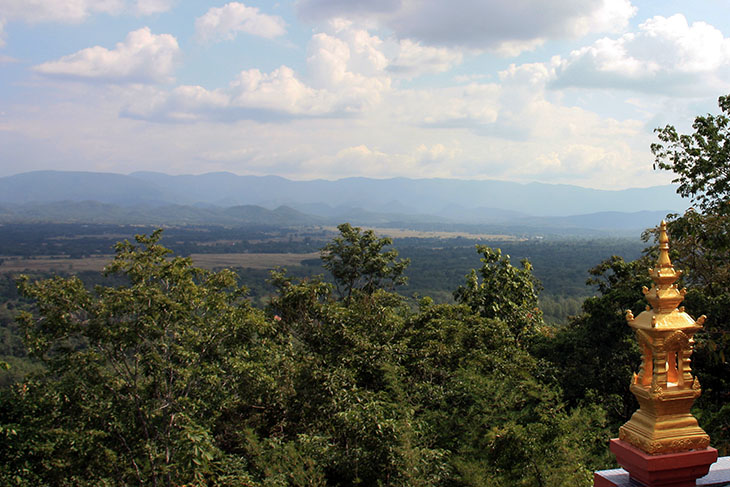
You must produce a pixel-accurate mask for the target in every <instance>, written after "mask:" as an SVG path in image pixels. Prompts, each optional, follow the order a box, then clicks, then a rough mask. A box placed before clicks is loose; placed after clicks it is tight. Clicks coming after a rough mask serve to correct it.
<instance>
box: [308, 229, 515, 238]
mask: <svg viewBox="0 0 730 487" xmlns="http://www.w3.org/2000/svg"><path fill="white" fill-rule="evenodd" d="M322 228H324V229H325V230H329V231H331V232H333V233H336V234H339V230H337V227H322ZM361 228H363V229H364V230H372V231H373V232H375V234H376V235H377V236H379V237H390V238H441V239H447V238H458V237H463V238H468V239H472V240H475V239H479V240H491V241H500V242H521V241H523V240H526V239H524V238H519V237H516V236H514V235H500V234H491V233H467V232H430V231H421V230H408V229H405V228H380V227H368V226H364V227H361Z"/></svg>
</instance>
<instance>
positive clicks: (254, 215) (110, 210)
mask: <svg viewBox="0 0 730 487" xmlns="http://www.w3.org/2000/svg"><path fill="white" fill-rule="evenodd" d="M17 222H37V223H44V222H54V223H116V224H125V225H137V224H139V225H275V226H301V225H321V224H325V223H327V221H326V220H324V219H322V218H319V217H316V216H312V215H306V214H304V213H301V212H299V211H297V210H294V209H292V208H288V207H285V206H281V207H279V208H276V209H274V210H268V209H266V208H263V207H261V206H255V205H246V206H236V207H232V208H219V207H211V208H198V207H193V206H183V205H135V206H120V205H114V204H110V203H99V202H98V201H60V202H54V203H26V204H23V205H4V206H0V223H17Z"/></svg>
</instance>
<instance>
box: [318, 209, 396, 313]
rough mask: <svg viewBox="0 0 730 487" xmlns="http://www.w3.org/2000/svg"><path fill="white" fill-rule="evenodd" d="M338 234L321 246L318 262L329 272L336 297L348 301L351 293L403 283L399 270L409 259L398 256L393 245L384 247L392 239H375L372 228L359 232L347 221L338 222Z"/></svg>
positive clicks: (390, 287)
mask: <svg viewBox="0 0 730 487" xmlns="http://www.w3.org/2000/svg"><path fill="white" fill-rule="evenodd" d="M337 228H338V229H339V231H340V235H339V236H338V237H335V238H334V239H333V240H332V242H330V243H328V244H327V245H325V246H324V248H322V262H323V266H324V268H325V269H327V270H328V271H330V273H331V274H332V277H333V278H334V281H335V286H336V288H337V292H338V294H339V295H340V297H342V298H344V299H345V300H346V301H349V300H350V298H351V297H352V294H353V293H354V292H363V293H365V294H372V293H373V292H374V291H375V290H376V289H378V288H381V287H387V288H389V289H392V288H394V287H395V286H400V285H403V284H405V283H406V277H405V276H403V271H405V269H406V267H408V264H409V263H410V261H409V260H408V259H400V260H399V259H398V251H397V250H396V249H394V248H390V249H388V250H384V249H385V247H388V246H390V245H391V244H392V243H393V241H392V240H391V239H390V238H387V237H382V238H378V237H377V236H376V235H375V233H374V232H373V231H372V230H365V231H362V229H361V228H360V227H353V226H352V225H350V224H349V223H343V224H341V225H338V226H337Z"/></svg>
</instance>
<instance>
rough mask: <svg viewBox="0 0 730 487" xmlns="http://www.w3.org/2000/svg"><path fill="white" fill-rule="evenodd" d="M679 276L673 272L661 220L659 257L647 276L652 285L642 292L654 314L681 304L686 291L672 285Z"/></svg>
mask: <svg viewBox="0 0 730 487" xmlns="http://www.w3.org/2000/svg"><path fill="white" fill-rule="evenodd" d="M681 275H682V273H681V272H678V271H676V270H674V266H673V265H672V261H671V259H670V258H669V236H668V235H667V222H666V221H665V220H662V223H661V225H659V257H658V258H657V261H656V265H655V266H654V267H653V268H650V269H649V276H650V277H651V280H652V281H654V285H653V286H652V287H651V289H649V290H646V288H644V289H643V290H642V291H643V292H644V295H645V296H646V300H647V301H649V304H651V307H652V308H653V309H654V311H655V312H667V311H672V310H674V309H676V308H677V306H678V305H679V303H681V302H682V300H683V299H684V294H685V292H686V291H684V290H682V292H680V291H679V290H678V289H677V286H676V284H674V283H675V281H676V280H677V279H678V278H679V276H681Z"/></svg>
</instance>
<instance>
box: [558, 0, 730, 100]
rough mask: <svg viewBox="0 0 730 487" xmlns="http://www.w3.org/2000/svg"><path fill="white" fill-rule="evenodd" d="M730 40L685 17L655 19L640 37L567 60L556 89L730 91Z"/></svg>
mask: <svg viewBox="0 0 730 487" xmlns="http://www.w3.org/2000/svg"><path fill="white" fill-rule="evenodd" d="M728 75H730V38H726V37H724V36H723V34H722V32H721V31H720V30H718V29H716V28H715V27H713V26H712V25H710V24H707V23H705V22H695V23H693V24H692V25H689V24H688V23H687V20H686V18H685V17H684V16H683V15H681V14H677V15H673V16H671V17H668V18H665V17H661V16H657V17H653V18H651V19H649V20H647V21H646V22H644V23H642V24H641V25H640V26H639V29H638V31H637V32H633V33H627V34H624V35H623V36H621V37H618V38H613V39H612V38H603V39H599V40H598V41H596V42H595V43H594V44H593V45H591V46H588V47H584V48H581V49H578V50H576V51H573V52H572V53H571V54H570V56H568V58H567V59H561V60H560V62H559V64H558V66H557V70H556V81H555V83H554V86H555V87H564V86H581V87H603V88H619V89H630V90H636V91H645V92H650V93H658V92H663V93H671V94H673V95H676V96H696V95H697V94H707V93H710V92H724V91H726V90H727V89H728V88H729V87H730V83H728Z"/></svg>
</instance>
